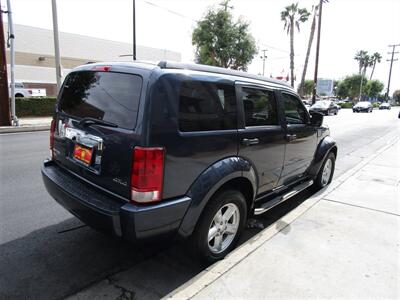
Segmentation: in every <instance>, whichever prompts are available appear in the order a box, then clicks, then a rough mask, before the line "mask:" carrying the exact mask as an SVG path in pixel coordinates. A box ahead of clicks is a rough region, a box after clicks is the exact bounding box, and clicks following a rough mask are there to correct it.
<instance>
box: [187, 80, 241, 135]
mask: <svg viewBox="0 0 400 300" xmlns="http://www.w3.org/2000/svg"><path fill="white" fill-rule="evenodd" d="M236 128H237V122H236V98H235V89H234V87H233V86H231V85H227V84H217V83H210V82H202V81H184V82H182V84H181V88H180V94H179V129H180V131H207V130H224V129H236Z"/></svg>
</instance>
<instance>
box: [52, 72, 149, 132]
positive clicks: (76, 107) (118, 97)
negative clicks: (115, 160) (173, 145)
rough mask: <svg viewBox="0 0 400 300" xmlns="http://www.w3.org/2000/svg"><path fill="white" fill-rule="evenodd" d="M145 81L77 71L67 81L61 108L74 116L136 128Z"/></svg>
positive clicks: (128, 76)
mask: <svg viewBox="0 0 400 300" xmlns="http://www.w3.org/2000/svg"><path fill="white" fill-rule="evenodd" d="M141 89H142V78H141V77H140V76H137V75H131V74H122V73H112V72H92V71H84V72H75V73H71V74H70V75H68V77H67V78H66V79H65V84H64V88H63V90H62V94H61V96H60V100H59V104H58V109H59V110H60V111H61V112H63V113H65V114H67V115H69V116H72V117H78V118H84V117H91V118H96V119H100V120H104V121H107V122H111V123H114V124H117V125H118V126H119V127H122V128H126V129H133V128H135V126H136V118H137V111H138V107H139V99H140V93H141Z"/></svg>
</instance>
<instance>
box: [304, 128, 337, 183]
mask: <svg viewBox="0 0 400 300" xmlns="http://www.w3.org/2000/svg"><path fill="white" fill-rule="evenodd" d="M332 150H333V151H334V153H335V156H337V145H336V142H335V140H334V139H333V138H332V137H330V136H326V137H324V138H323V139H322V140H321V141H320V142H319V144H318V146H317V150H316V151H315V154H314V159H313V161H312V163H311V165H310V168H309V169H308V172H307V173H308V174H309V175H311V176H312V177H315V176H317V174H318V172H319V170H320V169H321V166H322V163H323V162H324V160H325V158H326V156H327V155H328V153H329V152H331V151H332Z"/></svg>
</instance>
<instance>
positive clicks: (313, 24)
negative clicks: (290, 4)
mask: <svg viewBox="0 0 400 300" xmlns="http://www.w3.org/2000/svg"><path fill="white" fill-rule="evenodd" d="M312 10H314V14H313V20H312V23H311V31H310V37H309V39H308V47H307V54H306V60H305V62H304V68H303V74H301V81H300V87H299V94H300V96H301V97H303V96H304V90H305V87H304V84H305V80H306V73H307V66H308V59H309V58H310V52H311V46H312V42H313V39H314V33H315V25H316V19H317V11H318V5H317V6H315V7H314V6H313V7H312V9H311V11H312Z"/></svg>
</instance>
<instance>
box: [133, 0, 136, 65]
mask: <svg viewBox="0 0 400 300" xmlns="http://www.w3.org/2000/svg"><path fill="white" fill-rule="evenodd" d="M133 60H136V1H135V0H133Z"/></svg>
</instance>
